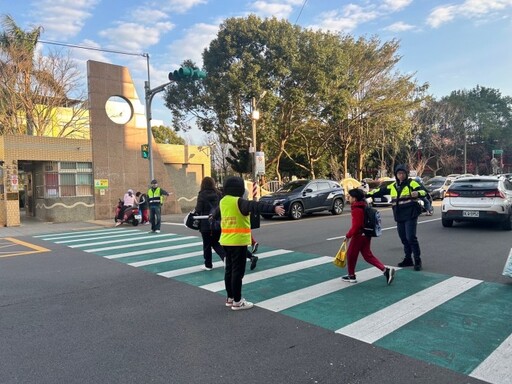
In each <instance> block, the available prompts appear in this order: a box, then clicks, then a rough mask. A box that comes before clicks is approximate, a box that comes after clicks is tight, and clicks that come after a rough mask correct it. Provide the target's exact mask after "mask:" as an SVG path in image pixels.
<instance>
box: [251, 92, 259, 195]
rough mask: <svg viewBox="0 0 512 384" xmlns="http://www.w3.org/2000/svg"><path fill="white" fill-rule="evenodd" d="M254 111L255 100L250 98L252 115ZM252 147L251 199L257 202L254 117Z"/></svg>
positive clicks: (253, 121) (253, 122) (254, 121)
mask: <svg viewBox="0 0 512 384" xmlns="http://www.w3.org/2000/svg"><path fill="white" fill-rule="evenodd" d="M254 111H256V98H255V97H253V98H252V113H253V114H254ZM251 117H252V146H253V153H252V182H253V184H252V199H253V200H255V201H256V200H258V197H257V192H258V189H257V188H258V180H257V178H258V174H257V172H256V119H255V116H254V115H252V116H251Z"/></svg>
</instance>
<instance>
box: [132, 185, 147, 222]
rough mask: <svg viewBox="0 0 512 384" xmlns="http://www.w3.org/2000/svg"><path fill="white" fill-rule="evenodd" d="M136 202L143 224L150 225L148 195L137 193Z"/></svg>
mask: <svg viewBox="0 0 512 384" xmlns="http://www.w3.org/2000/svg"><path fill="white" fill-rule="evenodd" d="M135 201H136V202H137V204H138V206H139V213H140V214H141V217H142V220H141V224H142V225H147V224H149V209H148V195H146V194H145V193H141V192H137V193H136V194H135Z"/></svg>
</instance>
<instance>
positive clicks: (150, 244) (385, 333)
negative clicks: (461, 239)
mask: <svg viewBox="0 0 512 384" xmlns="http://www.w3.org/2000/svg"><path fill="white" fill-rule="evenodd" d="M34 237H37V238H40V239H42V240H45V241H49V242H53V243H56V244H62V245H65V246H68V247H70V248H75V249H80V250H82V251H83V252H87V253H92V254H95V255H98V256H101V257H104V258H106V259H110V260H115V261H118V262H121V263H124V264H127V265H129V266H132V267H136V268H142V269H144V270H146V271H148V272H151V273H155V274H158V275H160V276H163V277H167V278H173V279H176V280H179V281H182V282H184V283H187V284H191V285H194V286H197V287H200V288H202V289H205V290H209V291H212V292H218V293H219V294H220V295H222V297H223V296H225V291H224V280H223V277H224V269H223V263H222V262H221V261H220V260H219V261H215V262H214V269H213V270H212V271H208V272H206V271H204V270H203V269H202V266H203V257H202V255H203V253H202V241H201V238H200V237H198V236H183V235H178V234H173V233H166V234H164V233H162V234H159V235H155V234H147V233H146V232H143V231H141V230H139V229H124V228H110V229H99V230H89V231H80V232H76V231H75V232H66V233H57V234H55V233H54V234H47V235H39V236H34ZM258 256H259V258H260V261H259V262H258V267H257V268H256V269H255V270H254V271H249V270H247V273H246V275H245V277H244V286H243V292H244V296H245V297H247V298H248V299H249V300H250V301H253V302H254V303H255V305H256V306H259V307H261V308H265V309H267V310H270V311H274V312H279V313H281V314H283V315H286V316H291V317H294V318H297V319H300V320H303V321H306V322H308V323H311V324H315V325H318V326H321V327H323V328H326V329H329V330H332V331H333V332H335V333H339V334H343V335H346V336H349V337H351V338H354V339H358V340H361V341H363V342H365V343H368V344H373V345H377V346H380V347H383V348H387V349H390V350H393V351H397V352H399V353H402V354H405V355H409V356H412V357H414V358H417V359H420V360H424V361H427V362H429V363H432V364H437V365H440V366H443V367H445V368H449V369H451V370H454V371H457V372H460V373H462V374H466V375H469V376H472V377H475V378H478V379H481V380H485V381H487V382H490V383H494V384H501V383H509V382H510V377H512V321H511V319H512V305H511V297H512V296H511V295H512V293H511V291H510V286H506V285H503V284H496V283H488V282H485V281H481V280H476V279H469V278H463V277H457V276H447V275H440V274H432V273H428V272H425V271H422V272H414V271H411V270H409V269H401V270H400V269H399V270H397V274H396V280H395V282H394V283H393V284H392V285H390V286H387V285H386V282H385V279H384V277H383V276H382V273H381V272H380V271H379V270H377V269H376V268H373V267H371V266H369V265H368V264H366V263H365V262H364V261H362V260H361V261H360V262H359V265H358V266H359V270H358V271H357V279H358V284H346V283H343V282H342V281H341V280H340V278H339V276H340V274H341V273H342V270H340V269H338V268H336V267H335V266H333V264H332V257H330V256H321V255H315V254H308V253H301V252H297V251H291V250H286V249H273V248H270V247H265V246H262V245H261V246H260V249H259V252H258ZM214 257H215V255H214ZM222 301H223V300H222Z"/></svg>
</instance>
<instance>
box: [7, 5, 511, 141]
mask: <svg viewBox="0 0 512 384" xmlns="http://www.w3.org/2000/svg"><path fill="white" fill-rule="evenodd" d="M0 13H1V14H6V13H7V14H10V15H11V16H12V17H13V18H14V19H15V21H16V22H17V24H18V25H19V26H20V27H22V28H23V29H30V28H31V27H33V26H43V27H44V33H43V35H42V36H41V40H44V41H54V42H60V43H67V44H74V45H80V46H86V47H94V48H99V49H107V50H115V51H122V52H130V53H134V54H142V53H148V54H149V55H150V73H151V87H152V88H154V87H156V86H158V85H161V84H163V83H166V82H167V74H168V72H169V71H172V70H174V69H177V68H179V64H180V63H181V62H182V61H183V60H185V59H189V58H190V59H193V60H194V61H195V62H196V63H197V64H198V65H199V66H201V63H202V60H201V53H202V51H203V50H204V48H206V47H207V46H208V44H209V42H210V41H211V40H212V39H214V38H215V36H216V34H217V31H218V28H219V25H220V23H222V21H223V20H224V19H226V18H228V17H243V16H247V15H248V14H250V13H254V14H257V15H258V16H260V17H262V18H264V17H268V16H276V17H278V18H284V19H287V20H289V21H290V22H291V23H294V24H295V23H296V24H298V25H300V26H303V27H306V28H315V29H322V30H331V31H339V32H343V33H349V34H352V35H354V36H356V37H359V36H367V37H370V36H373V35H377V36H379V38H380V39H381V40H382V41H387V40H390V39H393V38H396V39H398V40H399V41H400V45H401V48H400V51H399V54H400V55H401V56H402V59H401V61H400V63H399V65H398V67H397V69H398V70H399V71H400V72H402V73H416V75H415V77H416V79H417V81H418V82H419V83H424V82H428V83H429V84H430V93H431V94H433V95H434V96H435V97H437V98H440V97H442V96H445V95H448V94H449V93H450V92H451V91H453V90H459V89H471V88H473V87H475V86H476V85H477V84H478V85H481V86H486V87H491V88H496V89H499V90H500V91H501V92H502V94H503V95H507V96H512V76H511V68H512V19H511V16H512V0H451V1H446V0H352V1H340V0H268V1H266V0H256V1H253V0H154V1H151V0H148V1H144V0H136V1H135V0H123V1H113V0H103V1H102V0H72V1H69V0H34V1H32V0H18V1H13V0H0ZM54 48H56V47H54ZM70 53H71V55H72V56H73V58H75V59H76V60H78V61H79V62H80V65H81V67H82V68H83V69H84V71H85V61H86V60H89V59H92V60H98V61H104V62H109V63H112V64H116V65H124V66H127V67H128V68H129V69H130V72H131V74H132V77H133V78H134V80H135V82H136V84H137V86H138V93H139V98H140V99H141V101H142V102H143V98H144V94H143V87H144V81H145V80H147V67H146V64H147V63H146V59H145V58H144V57H142V56H127V55H120V54H111V53H106V52H101V51H93V50H83V49H71V50H70ZM84 74H85V72H84ZM162 95H163V93H162V94H159V95H156V96H155V99H154V101H153V108H152V111H153V118H154V119H160V120H163V121H164V124H166V125H170V121H171V119H170V112H169V111H168V110H167V109H166V108H165V107H163V104H162V102H161V96H162ZM183 136H184V137H185V138H186V139H187V141H189V142H190V143H194V144H201V142H200V141H201V139H202V138H201V137H198V136H199V135H198V133H197V132H192V133H190V134H188V135H186V134H185V135H183Z"/></svg>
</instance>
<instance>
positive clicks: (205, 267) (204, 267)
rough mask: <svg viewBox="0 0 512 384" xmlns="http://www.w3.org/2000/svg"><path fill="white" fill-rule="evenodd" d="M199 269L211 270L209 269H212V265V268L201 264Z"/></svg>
mask: <svg viewBox="0 0 512 384" xmlns="http://www.w3.org/2000/svg"><path fill="white" fill-rule="evenodd" d="M201 269H202V270H203V271H211V270H212V269H213V267H212V268H208V267H207V266H206V265H203V266H202V267H201Z"/></svg>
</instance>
